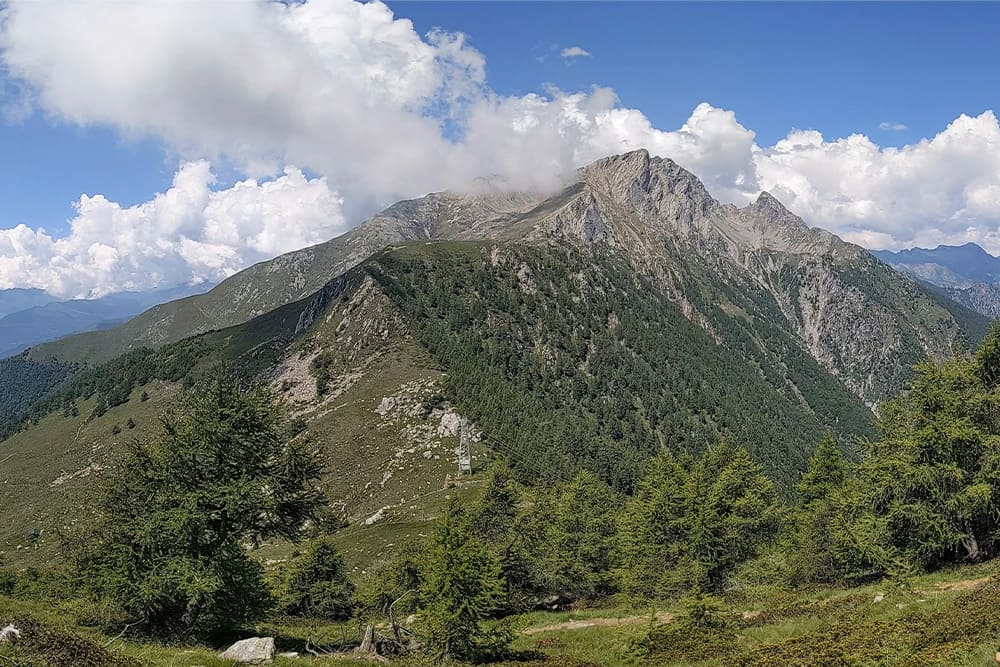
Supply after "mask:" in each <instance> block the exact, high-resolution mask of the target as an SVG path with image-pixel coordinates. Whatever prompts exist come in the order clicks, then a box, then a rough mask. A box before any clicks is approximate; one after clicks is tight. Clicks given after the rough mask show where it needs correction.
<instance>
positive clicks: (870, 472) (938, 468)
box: [849, 328, 1000, 572]
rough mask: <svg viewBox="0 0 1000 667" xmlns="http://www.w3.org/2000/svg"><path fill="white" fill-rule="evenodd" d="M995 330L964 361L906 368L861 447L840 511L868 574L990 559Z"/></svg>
mask: <svg viewBox="0 0 1000 667" xmlns="http://www.w3.org/2000/svg"><path fill="white" fill-rule="evenodd" d="M998 355H1000V330H998V329H997V328H994V329H993V331H992V332H991V333H990V335H989V336H988V337H987V340H986V341H985V342H984V343H983V346H982V347H981V348H980V349H979V351H978V352H977V353H976V355H975V358H974V359H966V358H956V359H951V360H949V361H946V362H944V363H942V364H940V365H935V364H932V363H925V364H921V365H920V366H918V367H917V368H916V376H915V377H914V380H913V383H912V386H911V388H910V390H909V391H908V392H907V393H906V394H904V395H903V396H901V397H899V398H898V399H896V400H895V401H892V402H890V403H889V404H887V405H886V406H884V408H883V410H882V414H881V416H880V419H879V429H880V433H881V437H880V438H879V439H877V440H875V441H872V442H868V443H864V445H863V453H864V455H865V456H864V459H863V462H862V464H861V466H860V467H859V470H858V478H859V484H860V485H861V492H860V493H859V494H857V496H856V498H855V502H854V503H853V504H852V505H851V506H850V508H849V510H850V515H849V518H850V525H849V528H850V532H851V534H852V536H853V540H854V543H855V550H856V551H857V552H858V553H859V554H860V555H861V556H862V558H863V560H864V561H865V562H867V564H868V567H870V568H871V569H873V570H874V571H881V572H887V571H890V570H892V569H894V568H904V569H908V568H916V569H928V568H933V567H937V566H939V565H941V564H944V563H948V562H958V561H972V562H974V561H978V560H982V559H984V558H988V557H992V556H994V555H996V553H997V549H998V546H1000V545H998V540H1000V531H998V528H1000V523H998V519H1000V387H998V386H996V382H997V377H998V376H997V374H996V370H997V369H998V368H1000V360H998Z"/></svg>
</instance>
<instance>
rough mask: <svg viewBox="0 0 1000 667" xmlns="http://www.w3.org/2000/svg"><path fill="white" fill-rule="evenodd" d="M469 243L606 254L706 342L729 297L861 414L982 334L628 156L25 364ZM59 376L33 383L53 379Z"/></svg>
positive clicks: (974, 318)
mask: <svg viewBox="0 0 1000 667" xmlns="http://www.w3.org/2000/svg"><path fill="white" fill-rule="evenodd" d="M482 238H492V239H508V240H515V241H523V242H527V243H532V244H538V243H558V244H571V245H577V246H580V245H583V246H590V245H593V246H597V247H602V248H606V249H607V250H608V251H609V252H612V253H615V254H617V255H618V256H620V257H621V258H623V259H624V260H625V261H627V262H628V264H629V266H630V267H631V269H632V270H633V271H635V272H636V273H637V274H638V275H641V276H645V277H646V278H648V279H649V280H650V281H651V284H652V285H653V286H655V288H656V289H658V290H660V291H661V292H662V293H663V294H664V295H665V296H666V297H667V298H668V299H670V300H671V301H673V302H674V303H676V304H677V305H678V306H679V307H680V308H681V310H682V312H684V313H685V315H686V316H687V317H688V318H689V319H691V320H692V321H693V322H695V323H697V324H699V325H700V326H703V327H705V328H706V330H708V331H709V333H710V335H713V336H718V335H719V334H718V332H716V331H713V330H712V321H713V316H712V313H711V312H710V311H711V309H713V308H716V307H717V306H716V305H715V301H716V297H717V295H718V294H720V293H734V294H740V295H741V296H740V297H739V299H738V300H739V301H740V305H739V306H738V307H739V308H742V309H745V312H746V313H747V314H748V316H749V318H750V319H752V320H766V321H768V322H769V325H768V326H773V327H778V328H779V329H782V330H784V331H785V332H786V333H787V334H788V335H790V336H791V338H792V340H794V341H795V343H796V345H797V346H799V347H801V348H802V349H804V350H805V351H806V352H808V354H810V355H811V356H812V357H813V359H815V360H816V361H817V362H818V363H819V364H820V365H821V366H822V367H823V368H825V369H826V370H827V371H828V372H830V373H832V374H834V375H835V376H836V377H838V378H839V379H840V380H841V381H842V382H843V383H844V384H845V385H846V386H847V387H848V388H850V389H851V391H853V392H854V393H855V394H856V395H858V396H859V397H861V398H862V399H863V400H864V401H865V402H866V403H868V404H869V405H875V404H877V403H878V402H880V401H882V400H884V399H885V398H887V397H889V396H891V395H893V394H894V392H896V391H897V390H898V389H899V388H900V387H902V386H903V384H904V383H905V382H906V378H907V377H908V374H909V370H908V369H909V368H910V366H911V365H912V363H913V362H914V361H916V360H918V359H921V358H925V357H929V358H932V359H942V358H944V357H945V356H947V355H948V354H950V352H951V350H952V347H953V344H954V343H955V342H956V341H962V342H963V343H964V344H966V345H969V344H972V343H974V342H975V341H976V340H978V338H979V337H981V335H982V332H983V331H984V330H985V326H986V320H985V318H983V317H981V316H978V315H976V314H974V313H970V312H967V310H966V309H964V308H962V307H960V306H957V305H954V304H952V303H951V302H949V301H947V300H942V299H941V298H940V297H939V296H938V295H936V294H933V293H931V292H930V290H928V289H927V288H925V287H924V286H921V285H919V284H917V283H916V282H914V281H913V280H910V279H908V278H905V277H903V276H900V275H899V274H897V273H895V272H894V271H892V270H890V269H889V268H888V267H886V266H885V265H884V264H881V263H880V262H878V261H877V260H875V259H874V258H872V256H871V255H870V254H868V253H867V252H865V251H864V250H862V249H861V248H859V247H857V246H854V245H851V244H848V243H844V242H843V241H841V240H839V239H838V238H836V237H835V236H833V235H831V234H829V233H827V232H824V231H822V230H818V229H810V228H809V227H808V226H807V225H806V224H805V223H804V222H803V221H802V220H801V219H799V218H798V217H796V216H794V215H793V214H791V213H789V212H788V211H787V210H785V209H784V207H782V206H781V204H780V203H779V202H778V201H777V200H775V199H774V198H773V197H771V196H770V195H768V194H767V193H764V194H762V195H761V196H760V197H759V198H758V200H757V201H755V202H754V203H752V204H751V205H749V206H746V207H744V208H736V207H734V206H731V205H722V204H719V203H718V202H717V201H715V200H714V199H712V198H711V197H710V196H709V194H708V193H707V191H706V190H705V188H704V186H703V185H702V184H701V183H700V182H699V181H698V180H697V179H696V178H695V177H694V176H693V175H692V174H690V172H687V171H686V170H684V169H682V168H681V167H679V166H678V165H676V164H675V163H673V162H671V161H670V160H665V159H660V158H652V157H650V156H649V154H648V153H647V152H646V151H635V152H633V153H629V154H626V155H622V156H616V157H611V158H606V159H603V160H599V161H597V162H595V163H594V164H592V165H589V166H588V167H585V168H583V169H581V170H580V173H579V179H578V180H577V181H576V182H575V183H573V184H571V185H569V186H567V188H566V189H564V190H563V191H562V192H560V193H558V194H556V195H553V196H551V197H548V198H545V199H542V198H541V197H539V196H537V195H529V194H497V193H490V194H453V193H441V194H434V195H428V196H427V197H424V198H422V199H418V200H412V201H406V202H400V203H399V204H396V205H394V206H392V207H390V208H389V209H387V210H386V211H384V212H383V213H381V214H379V215H377V216H375V217H373V218H371V219H370V220H368V221H366V222H365V223H363V224H362V225H360V226H359V227H358V228H356V229H355V230H353V231H351V232H349V233H348V234H345V235H344V236H342V237H339V238H337V239H334V240H332V241H330V242H327V243H325V244H321V245H318V246H314V247H312V248H307V249H304V250H301V251H297V252H294V253H290V254H288V255H284V256H282V257H279V258H277V259H275V260H272V261H270V262H265V263H262V264H259V265H257V266H254V267H251V268H250V269H247V270H246V271H243V272H241V273H239V274H237V275H235V276H233V277H232V278H230V279H228V280H226V281H223V282H222V283H221V284H220V285H218V286H217V287H216V288H215V289H213V290H211V291H210V292H208V293H206V294H204V295H199V296H195V297H190V298H188V299H182V300H179V301H175V302H171V303H168V304H164V305H161V306H157V307H156V308H153V309H151V310H150V311H147V312H146V313H143V314H142V315H140V316H138V317H136V318H134V319H133V320H131V321H129V322H128V323H126V324H124V325H122V326H121V327H117V328H114V329H111V330H109V331H104V332H101V333H100V334H82V335H77V336H70V337H67V338H65V339H63V340H60V341H58V342H55V343H51V344H45V345H40V346H38V347H36V348H34V349H32V350H31V351H29V353H28V354H29V357H30V358H31V359H33V360H35V361H36V362H40V363H42V364H46V363H49V362H52V361H58V362H60V363H63V364H65V363H68V362H69V363H79V362H86V363H99V362H100V361H103V360H107V359H110V358H112V357H114V356H116V355H117V354H120V353H122V352H124V351H126V350H129V349H136V348H138V347H144V346H152V347H156V346H158V345H162V344H166V343H168V342H173V341H178V340H181V339H183V338H184V337H186V336H190V335H192V334H195V333H199V332H203V331H207V330H212V329H218V328H223V327H225V326H230V325H233V324H237V323H239V322H243V321H246V320H248V319H250V318H251V317H253V316H255V315H259V314H262V313H265V312H267V311H269V310H271V309H272V308H275V307H278V306H280V305H282V304H284V303H288V302H291V301H294V300H296V299H300V298H303V297H304V296H306V295H308V294H310V293H311V292H313V291H315V290H316V289H319V288H320V287H321V286H322V285H324V284H325V283H326V282H327V281H329V280H330V279H331V278H332V277H333V276H336V275H339V274H340V273H343V272H344V271H345V270H347V269H348V268H350V267H351V266H354V265H356V264H358V263H359V262H361V261H362V260H364V259H365V258H366V257H368V256H370V255H371V254H372V253H374V252H377V251H378V250H379V249H380V248H383V247H385V246H386V245H388V244H391V243H398V242H403V241H409V240H421V239H441V240H445V239H452V240H455V239H482ZM730 300H731V299H730ZM778 356H781V355H778ZM3 363H6V362H2V361H0V365H2V364H3ZM10 363H17V362H10ZM67 368H68V367H66V366H58V367H57V366H54V367H53V368H51V369H46V370H44V371H41V369H38V370H39V372H44V373H45V374H46V375H48V376H53V375H56V374H58V373H59V372H60V369H62V370H63V371H65V370H66V369H67ZM33 384H34V383H33V380H32V376H29V375H25V376H22V379H21V380H20V381H18V382H17V383H16V384H15V385H14V386H12V387H10V388H9V391H10V393H11V394H12V395H15V396H22V395H24V394H26V393H30V392H32V391H33V389H32V385H33ZM22 385H23V386H22ZM5 410H6V411H7V412H10V409H9V408H5Z"/></svg>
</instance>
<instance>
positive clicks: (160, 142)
mask: <svg viewBox="0 0 1000 667" xmlns="http://www.w3.org/2000/svg"><path fill="white" fill-rule="evenodd" d="M0 14H2V16H0V19H2V20H0V111H3V112H4V117H5V118H6V119H7V120H6V122H4V121H0V150H2V152H3V158H4V159H3V160H0V288H3V287H9V286H13V285H19V286H39V287H43V288H45V289H50V290H51V291H55V292H58V293H61V294H67V295H68V294H72V295H81V294H99V293H103V292H107V291H112V290H116V289H121V288H124V287H127V288H130V289H141V288H143V287H150V286H159V287H162V286H169V285H170V284H173V283H176V282H178V281H180V282H183V281H189V280H202V279H208V280H218V279H221V278H223V277H225V275H228V274H229V273H232V272H233V271H235V270H238V269H239V268H241V267H242V266H245V265H246V264H248V263H251V262H253V261H259V260H260V259H264V258H267V257H269V256H273V255H274V254H276V253H279V252H285V251H287V250H290V249H294V248H295V247H299V246H301V245H304V244H307V243H313V242H318V241H321V240H324V239H326V238H329V237H330V236H332V235H335V234H336V233H340V232H342V231H344V230H346V229H348V228H350V227H351V226H353V225H354V224H357V223H358V222H359V221H360V220H361V219H362V218H363V217H364V216H365V215H368V214H370V213H372V212H374V211H376V210H378V208H379V207H381V206H385V205H387V204H389V203H391V202H392V201H394V200H395V199H398V198H402V197H409V196H418V195H420V194H423V193H425V192H428V191H431V190H435V189H444V188H456V187H463V183H464V182H465V181H466V180H467V179H468V178H471V177H472V176H474V175H485V174H499V175H502V176H504V177H505V178H507V179H508V182H510V183H511V184H512V186H514V187H522V188H531V189H545V188H551V187H554V186H555V185H556V184H558V183H559V182H560V180H561V179H564V178H566V177H568V175H569V174H571V173H572V169H573V168H575V167H578V166H580V165H581V164H584V163H586V162H588V161H590V160H592V159H595V158H596V157H599V156H601V155H604V154H607V153H611V152H620V151H622V150H628V149H630V148H635V147H637V146H645V147H647V148H649V149H650V150H651V151H653V152H654V153H658V154H662V155H665V156H666V157H671V158H673V159H675V160H676V161H678V162H679V163H680V164H681V165H682V166H684V167H686V168H688V169H690V170H691V171H693V172H694V173H695V174H696V175H697V176H699V177H700V178H702V180H704V181H705V183H706V185H707V186H708V188H709V190H710V192H712V194H713V195H715V196H716V197H717V198H719V199H721V200H724V201H731V202H733V203H736V204H743V203H745V202H746V201H749V200H750V199H752V198H753V197H755V196H756V195H757V194H758V193H759V192H760V191H761V190H764V189H767V190H769V191H772V192H773V193H774V194H776V195H777V196H778V197H779V199H781V200H782V201H783V202H785V203H786V205H788V206H789V207H790V208H791V209H792V210H793V211H794V212H796V213H798V214H800V215H802V216H803V218H804V219H806V221H807V222H809V223H810V224H813V225H817V226H822V227H825V228H827V229H830V230H831V231H834V232H836V233H838V234H840V235H842V236H844V237H845V238H847V239H848V240H851V241H854V242H856V243H860V244H862V245H865V246H867V247H873V248H882V247H885V248H900V247H909V246H912V245H935V244H937V243H962V242H966V241H975V242H978V243H980V244H982V245H984V247H986V248H987V249H989V250H992V251H994V252H1000V123H998V122H997V119H996V117H995V115H993V114H992V113H989V112H990V111H991V110H993V109H995V108H996V107H997V106H998V105H997V99H996V98H997V94H996V89H997V87H996V84H995V81H996V77H997V75H996V71H997V65H998V63H1000V41H998V40H996V39H995V38H994V34H993V33H994V32H995V27H996V26H997V25H1000V4H995V3H978V4H971V3H962V4H959V3H945V4H933V3H896V2H893V3H715V2H712V3H697V4H688V3H647V2H634V3H597V2H591V3H568V2H549V3H534V2H523V3H486V2H469V3H462V2H426V3H425V2H391V1H390V2H389V3H388V5H382V4H378V3H373V4H360V3H356V2H353V1H352V0H304V1H303V2H301V3H287V4H284V5H278V4H274V5H268V4H267V3H266V2H250V1H238V0H233V1H230V2H223V3H211V2H209V3H190V2H176V3H171V2H154V1H152V0H133V1H132V2H127V3H107V2H102V1H101V0H81V1H80V2H77V3H73V4H72V5H58V4H55V3H37V2H31V0H8V2H7V3H6V4H4V3H0ZM407 21H412V26H411V25H410V24H409V23H408V22H407ZM81 26H84V27H83V28H81ZM463 35H464V37H463ZM570 47H576V48H578V49H580V50H583V51H586V52H587V53H588V54H589V55H586V56H579V57H573V58H565V57H563V56H562V55H561V53H562V52H563V51H564V50H565V49H567V48H570ZM699 105H701V106H699ZM455 128H466V131H464V132H461V131H456V129H455ZM810 131H816V132H810ZM852 135H857V136H855V137H854V138H852V139H850V140H847V139H844V138H847V137H851V136H852ZM286 169H287V170H288V171H283V170H286ZM243 179H252V180H250V181H247V182H246V183H244V184H243V185H241V186H239V187H236V186H234V184H235V183H237V181H241V180H243ZM164 192H166V193H167V194H166V195H165V196H163V197H158V198H156V199H154V196H155V195H156V194H157V193H164ZM97 194H99V195H103V197H99V198H96V199H80V198H81V196H82V195H97ZM74 202H82V203H83V204H84V209H85V210H84V211H83V212H82V213H81V214H80V215H79V217H78V218H77V223H76V231H75V232H74V233H73V235H72V236H68V237H67V238H66V239H64V240H62V241H60V239H61V237H63V236H66V235H67V234H68V233H69V228H68V226H67V220H69V219H70V218H74V216H77V214H76V213H75V211H74ZM293 212H294V214H293ZM19 223H24V224H26V225H27V226H28V227H29V228H31V229H32V230H37V229H38V228H41V227H44V228H45V230H46V231H47V234H41V233H36V232H32V233H31V234H25V233H23V230H22V231H16V230H13V229H12V228H13V227H14V226H15V225H17V224H19ZM151 264H152V265H154V266H155V267H156V269H155V270H153V271H150V270H149V266H150V265H151ZM67 276H72V277H67Z"/></svg>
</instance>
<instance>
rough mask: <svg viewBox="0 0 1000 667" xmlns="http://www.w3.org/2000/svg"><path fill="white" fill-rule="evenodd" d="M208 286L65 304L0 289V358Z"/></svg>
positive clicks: (25, 291)
mask: <svg viewBox="0 0 1000 667" xmlns="http://www.w3.org/2000/svg"><path fill="white" fill-rule="evenodd" d="M210 287H211V285H210V284H201V285H193V286H192V285H179V286H177V287H170V288H165V289H158V290H151V291H148V292H119V293H116V294H109V295H107V296H103V297H100V298H98V299H71V300H68V301H61V300H59V299H58V298H57V297H54V296H52V295H51V294H47V293H46V292H44V291H42V290H38V289H8V290H0V358H4V357H9V356H11V355H13V354H17V353H18V352H21V351H22V350H25V349H26V348H29V347H31V346H33V345H37V344H38V343H43V342H46V341H52V340H56V339H58V338H62V337H63V336H68V335H70V334H74V333H80V332H84V331H95V330H99V329H108V328H111V327H114V326H117V325H119V324H121V323H122V322H124V321H125V320H128V319H129V318H132V317H134V316H136V315H138V314H139V313H141V312H142V311H144V310H146V309H148V308H150V307H152V306H155V305H156V304H159V303H164V302H166V301H173V300H175V299H180V298H183V297H185V296H190V295H192V294H199V293H201V292H204V291H206V290H207V289H209V288H210Z"/></svg>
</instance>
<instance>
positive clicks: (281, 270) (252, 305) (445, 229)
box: [32, 193, 538, 362]
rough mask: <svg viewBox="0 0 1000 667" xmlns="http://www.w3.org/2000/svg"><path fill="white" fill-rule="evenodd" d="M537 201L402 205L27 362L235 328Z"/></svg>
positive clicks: (450, 198)
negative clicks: (337, 279) (388, 251)
mask: <svg viewBox="0 0 1000 667" xmlns="http://www.w3.org/2000/svg"><path fill="white" fill-rule="evenodd" d="M536 201H538V196H536V195H530V194H517V193H515V194H507V193H491V194H480V195H474V194H453V193H437V194H432V195H428V196H427V197H423V198H421V199H417V200H412V201H402V202H399V203H397V204H395V205H394V206H391V207H390V208H388V209H386V210H385V211H383V212H382V213H380V214H378V215H376V216H374V217H372V218H370V219H368V220H366V221H365V222H364V223H362V224H361V225H359V226H358V227H356V228H355V229H353V230H351V231H349V232H347V233H346V234H344V235H342V236H339V237H337V238H335V239H333V240H331V241H327V242H325V243H321V244H319V245H315V246H311V247H308V248H304V249H302V250H297V251H294V252H290V253H287V254H285V255H281V256H279V257H277V258H275V259H272V260H269V261H266V262H261V263H259V264H255V265H254V266H251V267H249V268H247V269H245V270H243V271H241V272H239V273H237V274H235V275H233V276H231V277H230V278H228V279H226V280H224V281H222V282H221V283H219V284H218V285H216V286H215V287H214V288H213V289H211V290H209V291H208V292H206V293H204V294H198V295H195V296H191V297H188V298H186V299H180V300H177V301H172V302H170V303H163V304H161V305H158V306H155V307H153V308H150V309H149V310H148V311H146V312H144V313H142V314H141V315H139V316H138V317H135V318H133V319H131V320H129V321H128V322H127V323H125V324H124V325H122V326H119V327H115V328H114V329H111V330H109V331H102V332H101V333H99V334H96V333H89V334H81V335H78V336H72V337H70V338H67V339H64V340H61V341H59V342H58V343H54V344H51V345H41V346H39V347H38V348H37V349H35V350H33V351H32V357H33V358H35V359H49V358H52V357H57V358H59V359H60V360H63V361H68V362H100V361H106V360H108V359H111V358H113V357H115V356H117V355H119V354H121V353H123V352H126V351H128V350H132V349H136V348H138V347H143V346H157V345H163V344H166V343H171V342H175V341H178V340H181V339H183V338H186V337H188V336H192V335H194V334H198V333H202V332H205V331H211V330H213V329H221V328H223V327H228V326H232V325H234V324H240V323H242V322H246V321H247V320H249V319H251V318H253V317H256V316H258V315H262V314H264V313H266V312H268V311H270V310H273V309H274V308H277V307H278V306H282V305H284V304H286V303H290V302H292V301H295V300H297V299H301V298H303V297H305V296H307V295H309V294H311V293H313V292H315V291H316V290H317V289H319V288H321V287H322V286H323V285H324V284H325V283H326V282H327V281H328V280H329V279H330V276H335V275H339V274H341V273H343V272H344V271H347V270H348V269H350V268H351V267H354V266H356V265H357V264H359V263H360V262H362V261H363V260H365V259H367V258H368V257H370V256H371V255H372V254H373V253H375V252H377V251H378V250H381V249H382V248H384V247H385V246H387V245H389V244H390V243H399V242H402V241H411V240H421V239H437V238H448V239H463V238H484V237H488V236H490V235H491V234H492V233H493V232H494V230H496V229H497V228H499V227H502V226H503V225H504V224H506V223H507V222H508V221H509V220H510V219H511V218H512V217H513V216H515V215H516V214H517V213H519V212H521V211H523V210H526V209H527V208H529V207H530V206H531V205H532V204H533V203H535V202H536Z"/></svg>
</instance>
